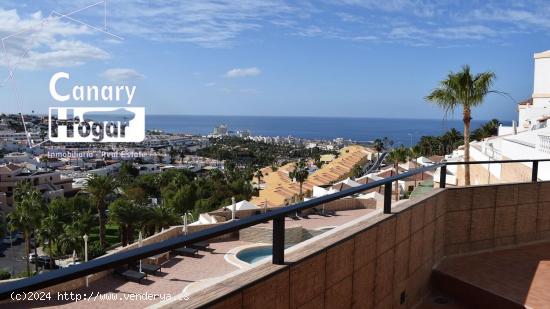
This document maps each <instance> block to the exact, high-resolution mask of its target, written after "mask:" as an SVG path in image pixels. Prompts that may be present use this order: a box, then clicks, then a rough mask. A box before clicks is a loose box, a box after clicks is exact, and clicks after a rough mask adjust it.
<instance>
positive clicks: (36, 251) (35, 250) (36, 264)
mask: <svg viewBox="0 0 550 309" xmlns="http://www.w3.org/2000/svg"><path fill="white" fill-rule="evenodd" d="M34 237H35V241H34V255H36V259H37V260H38V250H37V249H36V245H37V243H36V238H37V237H36V230H34ZM29 245H30V240H29ZM28 257H29V255H28V254H27V260H28ZM42 268H44V267H42ZM34 269H35V270H36V273H38V263H34Z"/></svg>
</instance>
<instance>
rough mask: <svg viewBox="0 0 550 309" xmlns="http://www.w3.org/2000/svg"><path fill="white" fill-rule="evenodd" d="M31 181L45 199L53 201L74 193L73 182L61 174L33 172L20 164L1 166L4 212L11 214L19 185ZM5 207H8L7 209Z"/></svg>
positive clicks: (0, 195) (1, 196)
mask: <svg viewBox="0 0 550 309" xmlns="http://www.w3.org/2000/svg"><path fill="white" fill-rule="evenodd" d="M25 180H28V181H30V182H31V183H32V184H33V185H34V186H35V187H36V188H37V189H38V190H40V192H42V193H43V194H44V198H46V199H47V200H51V199H52V198H54V197H59V196H64V195H66V194H71V193H74V189H73V185H72V184H73V180H72V179H71V178H66V177H63V176H62V175H61V174H60V173H59V172H56V171H50V170H36V171H31V170H29V169H27V168H25V167H23V166H22V165H18V164H13V163H10V164H3V165H0V205H1V206H2V210H3V211H6V212H9V211H11V210H12V209H13V208H12V207H13V194H14V192H15V188H16V187H17V183H18V182H20V181H25ZM4 206H7V208H5V207H4Z"/></svg>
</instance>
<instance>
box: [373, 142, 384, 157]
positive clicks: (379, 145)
mask: <svg viewBox="0 0 550 309" xmlns="http://www.w3.org/2000/svg"><path fill="white" fill-rule="evenodd" d="M373 147H374V150H376V159H378V158H380V152H381V151H382V150H384V142H383V141H382V140H381V139H379V138H377V139H375V140H374V142H373Z"/></svg>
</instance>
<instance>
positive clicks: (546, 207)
mask: <svg viewBox="0 0 550 309" xmlns="http://www.w3.org/2000/svg"><path fill="white" fill-rule="evenodd" d="M537 214H538V216H537V231H539V232H541V231H549V230H550V202H539V209H538V211H537Z"/></svg>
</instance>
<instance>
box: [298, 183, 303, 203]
mask: <svg viewBox="0 0 550 309" xmlns="http://www.w3.org/2000/svg"><path fill="white" fill-rule="evenodd" d="M302 185H303V183H302V182H300V196H299V198H300V201H301V200H302Z"/></svg>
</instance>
